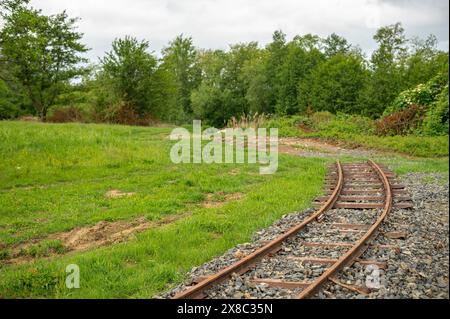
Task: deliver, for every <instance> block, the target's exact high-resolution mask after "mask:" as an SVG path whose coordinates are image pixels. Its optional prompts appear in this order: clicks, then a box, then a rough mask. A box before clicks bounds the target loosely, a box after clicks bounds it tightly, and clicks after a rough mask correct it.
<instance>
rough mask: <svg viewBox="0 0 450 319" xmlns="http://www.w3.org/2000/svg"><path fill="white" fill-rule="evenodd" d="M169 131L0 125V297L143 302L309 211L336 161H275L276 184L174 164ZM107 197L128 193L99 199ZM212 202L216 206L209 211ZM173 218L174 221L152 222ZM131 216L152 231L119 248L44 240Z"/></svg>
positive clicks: (240, 170) (428, 161)
mask: <svg viewBox="0 0 450 319" xmlns="http://www.w3.org/2000/svg"><path fill="white" fill-rule="evenodd" d="M170 130H171V128H168V127H155V128H142V127H128V126H108V125H87V124H61V125H57V124H40V123H25V122H0V150H1V151H0V159H1V163H2V165H1V166H0V298H11V297H57V298H137V297H143V298H148V297H151V296H152V295H154V294H155V293H158V292H161V291H163V290H165V289H167V288H168V287H170V286H171V285H173V284H175V283H177V282H179V281H181V280H182V279H183V276H184V274H185V272H186V271H188V270H189V269H190V268H191V267H193V266H196V265H199V264H201V263H203V262H205V261H207V260H209V259H211V258H212V257H214V256H216V255H219V254H221V253H223V252H224V251H225V250H227V249H228V248H230V247H232V246H234V245H236V244H237V243H242V242H245V241H247V240H249V238H250V237H251V235H252V234H253V233H254V232H255V231H257V230H258V229H260V228H262V227H264V226H267V225H269V224H270V223H272V222H273V221H275V220H276V219H277V218H279V217H280V216H282V215H283V214H286V213H290V212H293V211H295V210H301V209H303V208H306V207H309V206H310V204H311V201H312V199H313V198H314V197H315V196H316V195H318V194H319V193H320V189H321V186H322V182H323V178H324V175H325V167H326V164H327V163H331V162H332V161H333V160H334V159H332V158H300V157H295V156H290V155H280V162H279V169H278V171H277V173H276V174H274V175H259V173H258V172H259V166H258V165H249V164H214V165H207V164H178V165H177V164H173V163H172V162H171V161H170V158H169V151H170V147H171V145H172V142H171V141H170V140H169V139H168V138H167V135H168V134H169V132H170ZM342 160H345V161H356V160H362V158H354V157H345V158H342ZM377 160H378V161H380V162H383V163H386V164H388V165H390V166H391V167H393V169H394V170H395V171H396V172H398V173H400V174H401V173H405V172H407V171H428V172H435V171H439V172H448V158H440V159H433V158H404V157H402V156H399V155H392V156H385V157H381V158H378V159H377ZM111 190H120V191H121V192H124V193H129V194H130V196H123V197H117V198H115V197H112V198H111V197H108V196H106V194H108V192H110V191H111ZM237 194H238V195H239V196H235V195H237ZM211 198H212V199H213V200H214V202H213V203H214V205H205V203H207V202H208V201H209V200H211ZM173 216H179V217H180V218H179V219H176V218H173V219H172V221H171V222H166V223H160V224H158V223H157V222H158V221H163V220H166V219H167V218H170V217H173ZM137 218H142V219H143V220H145V221H149V222H155V224H154V225H155V226H154V227H149V228H148V229H147V230H145V231H143V232H140V233H137V234H136V235H135V236H133V238H132V239H130V240H128V241H126V242H122V243H117V244H111V245H106V246H103V247H97V248H92V249H88V250H85V251H68V250H67V249H66V247H64V245H63V244H62V243H61V242H60V241H58V240H49V239H48V238H51V236H52V235H54V234H59V233H62V232H67V231H70V230H72V229H74V228H77V227H84V226H90V225H94V224H96V223H98V222H101V221H106V222H116V221H131V220H136V219H137ZM24 243H32V245H31V246H27V249H23V251H21V254H22V255H24V256H25V257H30V258H31V257H32V258H33V260H32V261H29V262H26V263H21V264H11V263H7V262H6V260H8V258H9V257H8V256H10V255H11V253H12V251H13V250H14V249H15V247H20V245H23V244H24ZM47 255H50V257H48V258H47V257H46V256H47ZM1 260H3V262H2V261H1ZM68 264H77V265H79V267H80V272H81V287H80V288H79V289H67V288H66V287H65V277H66V272H65V269H66V266H67V265H68Z"/></svg>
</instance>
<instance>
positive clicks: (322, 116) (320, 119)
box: [310, 111, 335, 124]
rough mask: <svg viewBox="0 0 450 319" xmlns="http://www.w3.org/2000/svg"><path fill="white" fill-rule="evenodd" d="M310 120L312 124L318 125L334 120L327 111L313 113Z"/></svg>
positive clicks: (333, 116)
mask: <svg viewBox="0 0 450 319" xmlns="http://www.w3.org/2000/svg"><path fill="white" fill-rule="evenodd" d="M310 118H311V121H312V122H313V123H314V124H319V123H324V122H330V121H331V120H333V119H334V118H335V115H333V114H332V113H330V112H328V111H323V112H315V113H313V114H312V115H311V117H310Z"/></svg>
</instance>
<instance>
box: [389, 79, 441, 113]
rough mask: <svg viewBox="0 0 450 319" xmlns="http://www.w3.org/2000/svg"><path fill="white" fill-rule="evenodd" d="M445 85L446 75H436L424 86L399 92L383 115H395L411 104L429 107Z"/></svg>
mask: <svg viewBox="0 0 450 319" xmlns="http://www.w3.org/2000/svg"><path fill="white" fill-rule="evenodd" d="M446 85H448V74H446V73H441V74H438V75H437V76H435V77H434V78H432V79H431V80H430V81H428V82H427V83H425V84H419V85H417V86H416V87H414V88H411V89H408V90H406V91H403V92H401V93H400V94H399V95H398V97H397V98H396V99H395V100H394V102H393V104H392V105H391V106H390V107H388V108H386V110H385V111H384V113H383V115H385V116H386V115H390V114H393V113H396V112H398V111H401V110H404V109H406V108H408V107H410V106H411V105H413V104H417V105H422V106H425V107H429V106H431V105H432V104H433V103H434V102H435V101H436V99H437V96H438V95H439V94H440V93H441V92H442V90H443V89H445V86H446Z"/></svg>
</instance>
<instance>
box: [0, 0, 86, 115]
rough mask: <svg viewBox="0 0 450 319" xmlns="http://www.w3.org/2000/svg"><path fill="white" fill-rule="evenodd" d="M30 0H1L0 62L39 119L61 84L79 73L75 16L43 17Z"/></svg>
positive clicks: (81, 71) (79, 35) (79, 60)
mask: <svg viewBox="0 0 450 319" xmlns="http://www.w3.org/2000/svg"><path fill="white" fill-rule="evenodd" d="M28 2H29V1H21V0H15V1H3V2H2V3H1V4H0V5H1V7H2V10H1V11H0V12H1V17H2V18H3V22H4V25H3V28H2V29H1V31H0V46H1V55H0V65H1V67H2V68H3V69H5V70H8V73H9V75H10V76H12V77H13V79H14V81H17V82H18V83H20V84H21V85H22V86H23V87H24V88H25V90H24V91H25V92H26V94H27V95H28V98H29V99H30V101H31V103H32V105H33V107H34V108H35V110H36V112H37V113H38V115H39V116H40V118H41V119H42V120H45V119H46V116H47V111H48V108H49V106H50V105H52V104H53V102H54V100H55V99H56V97H57V95H58V94H59V93H60V92H61V88H62V86H63V85H64V84H65V83H67V82H68V81H69V80H71V79H73V78H74V77H76V76H78V75H80V74H82V73H83V72H84V70H83V69H82V68H80V66H79V65H80V63H82V62H84V61H85V59H83V58H82V57H81V56H80V54H81V53H83V52H86V51H87V48H86V47H85V46H84V45H83V44H81V43H80V40H81V37H82V34H81V33H78V32H77V31H76V27H75V23H76V22H77V19H74V18H69V17H68V16H67V14H66V12H62V13H59V14H56V15H51V16H45V15H43V14H42V13H41V11H40V10H36V9H34V8H32V7H29V6H28Z"/></svg>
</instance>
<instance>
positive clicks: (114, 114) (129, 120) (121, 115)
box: [102, 102, 158, 126]
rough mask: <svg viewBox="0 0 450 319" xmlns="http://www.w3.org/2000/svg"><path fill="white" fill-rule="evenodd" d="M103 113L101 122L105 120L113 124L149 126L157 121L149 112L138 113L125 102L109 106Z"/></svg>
mask: <svg viewBox="0 0 450 319" xmlns="http://www.w3.org/2000/svg"><path fill="white" fill-rule="evenodd" d="M105 114H106V115H105V117H104V118H103V119H102V122H104V121H106V122H109V123H114V124H122V125H138V126H149V125H153V124H157V122H158V121H157V120H156V119H155V118H153V117H152V116H151V115H149V114H147V115H140V114H138V113H137V112H136V111H135V110H134V108H133V107H132V106H130V105H129V104H127V103H125V102H121V103H119V104H118V105H114V106H112V107H110V108H109V110H108V111H107V112H106V113H105Z"/></svg>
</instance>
